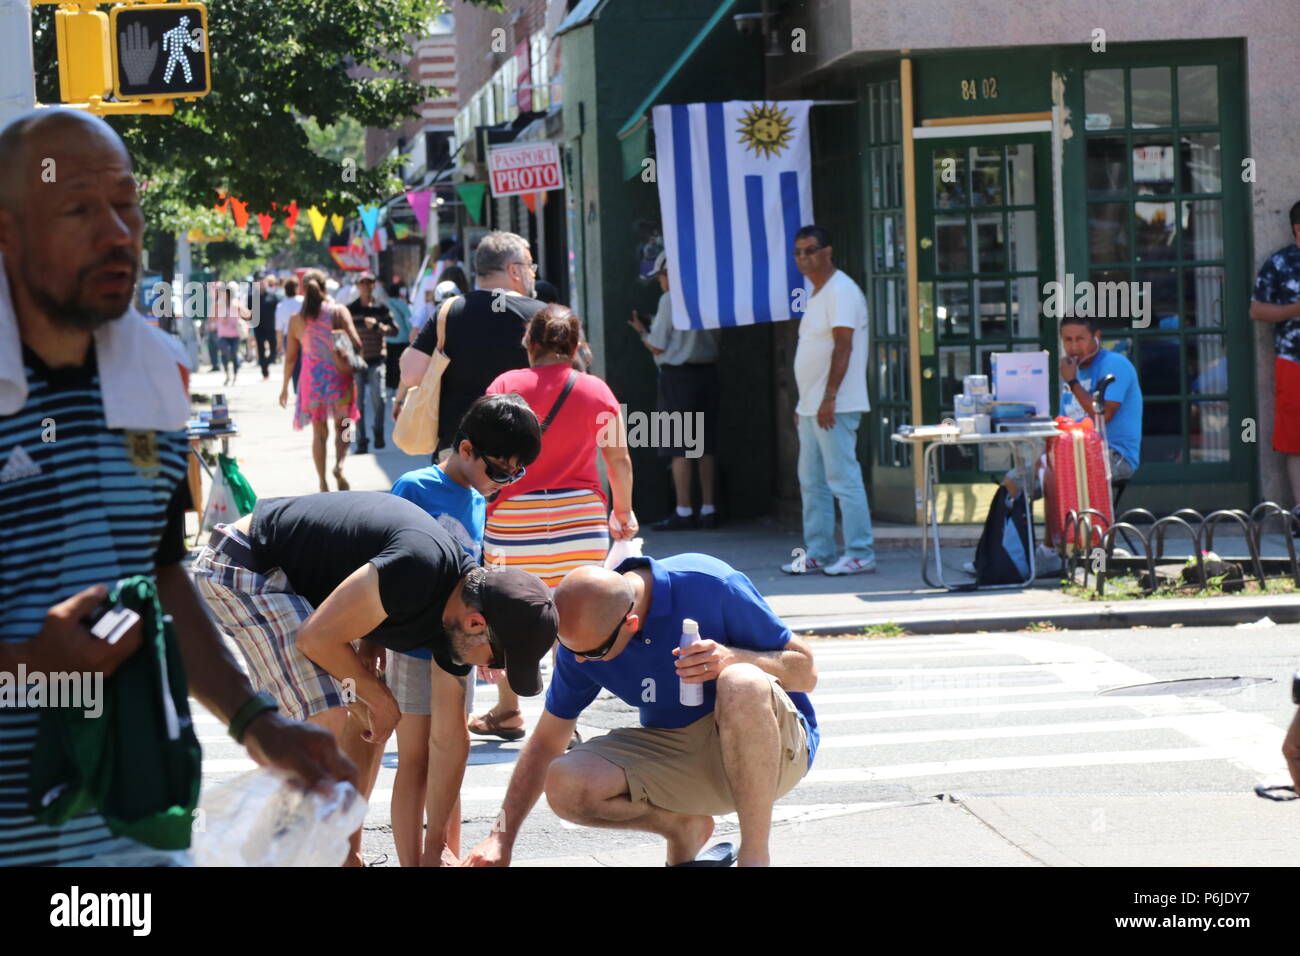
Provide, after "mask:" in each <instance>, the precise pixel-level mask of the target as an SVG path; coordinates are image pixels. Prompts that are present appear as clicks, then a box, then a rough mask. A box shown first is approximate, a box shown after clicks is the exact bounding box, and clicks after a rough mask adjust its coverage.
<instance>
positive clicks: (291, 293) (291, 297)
mask: <svg viewBox="0 0 1300 956" xmlns="http://www.w3.org/2000/svg"><path fill="white" fill-rule="evenodd" d="M301 311H302V296H300V295H299V294H298V280H297V279H285V280H284V298H283V299H281V300H280V304H279V305H277V306H276V307H275V341H276V349H277V352H278V353H279V354H280V355H285V354H287V353H286V352H285V350H284V340H285V339H286V338H287V337H288V335H289V320H290V319H292V318H293V317H294V315H296V314H297V313H299V312H301ZM301 367H302V354H301V352H299V355H298V363H297V364H296V365H295V366H294V371H293V390H294V391H295V392H297V391H298V372H299V370H300V369H301Z"/></svg>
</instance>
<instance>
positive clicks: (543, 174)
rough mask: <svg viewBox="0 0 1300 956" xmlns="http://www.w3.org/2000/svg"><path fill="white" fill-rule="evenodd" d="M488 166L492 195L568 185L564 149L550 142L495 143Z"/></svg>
mask: <svg viewBox="0 0 1300 956" xmlns="http://www.w3.org/2000/svg"><path fill="white" fill-rule="evenodd" d="M488 170H489V174H490V176H491V179H492V195H493V196H498V197H500V196H516V195H519V194H521V193H536V192H543V191H545V190H548V189H560V188H561V187H562V186H563V185H564V180H563V178H562V177H561V174H560V151H559V150H558V149H556V148H555V144H554V143H550V142H543V143H529V144H527V145H523V146H493V147H492V148H491V149H489V150H488Z"/></svg>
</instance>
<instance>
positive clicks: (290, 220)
mask: <svg viewBox="0 0 1300 956" xmlns="http://www.w3.org/2000/svg"><path fill="white" fill-rule="evenodd" d="M285 208H286V209H287V210H288V211H289V215H287V216H285V217H284V224H285V225H286V226H288V227H289V231H290V232H293V227H294V226H295V225H297V224H298V200H296V199H295V200H294V201H293V202H291V203H289V205H288V206H286V207H285ZM316 238H318V239H319V238H320V237H319V236H317V237H316Z"/></svg>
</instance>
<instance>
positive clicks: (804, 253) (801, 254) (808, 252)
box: [791, 246, 826, 259]
mask: <svg viewBox="0 0 1300 956" xmlns="http://www.w3.org/2000/svg"><path fill="white" fill-rule="evenodd" d="M825 248H826V247H825V246H813V247H812V248H811V249H800V248H798V247H796V248H795V250H794V252H793V253H791V254H792V255H793V256H794V257H795V258H796V259H803V258H805V257H809V256H815V255H816V254H817V253H819V252H821V251H822V250H823V249H825Z"/></svg>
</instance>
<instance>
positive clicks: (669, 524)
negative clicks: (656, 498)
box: [650, 514, 695, 531]
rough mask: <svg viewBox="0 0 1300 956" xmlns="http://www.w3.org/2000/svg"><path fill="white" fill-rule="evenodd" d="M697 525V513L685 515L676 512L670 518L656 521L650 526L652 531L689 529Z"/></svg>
mask: <svg viewBox="0 0 1300 956" xmlns="http://www.w3.org/2000/svg"><path fill="white" fill-rule="evenodd" d="M694 527H695V515H693V514H690V515H686V516H685V517H683V516H682V515H679V514H674V515H673V516H672V517H670V518H664V520H663V521H656V522H655V523H654V524H652V525H651V526H650V530H651V531H689V530H691V529H692V528H694Z"/></svg>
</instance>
